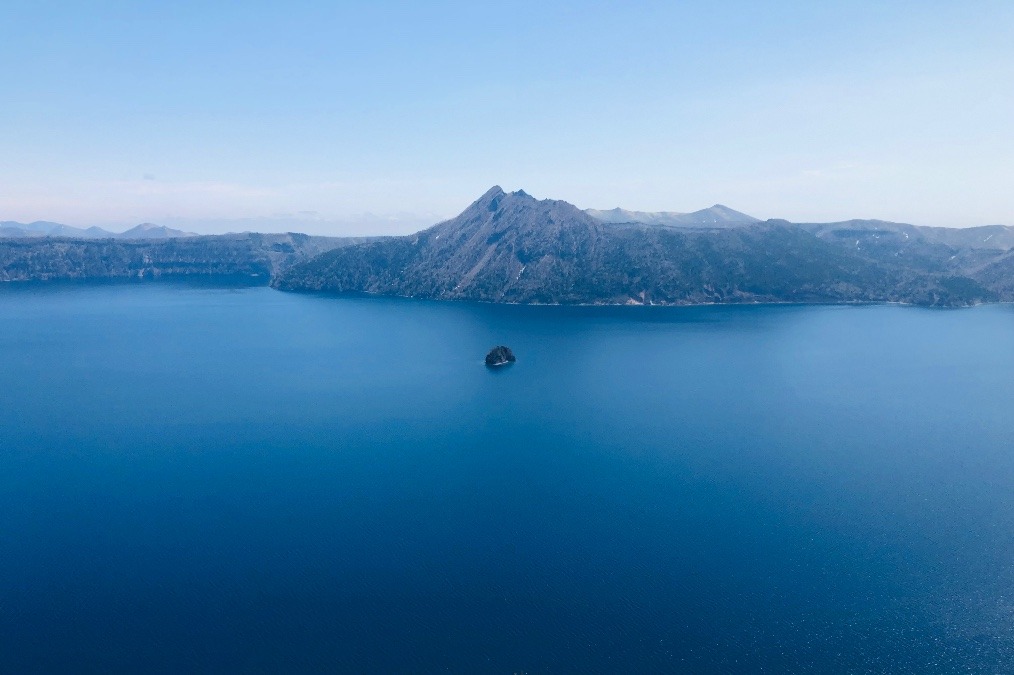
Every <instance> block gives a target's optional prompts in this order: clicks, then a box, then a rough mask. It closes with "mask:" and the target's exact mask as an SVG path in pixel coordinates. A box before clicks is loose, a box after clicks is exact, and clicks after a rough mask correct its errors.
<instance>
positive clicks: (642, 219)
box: [585, 204, 760, 227]
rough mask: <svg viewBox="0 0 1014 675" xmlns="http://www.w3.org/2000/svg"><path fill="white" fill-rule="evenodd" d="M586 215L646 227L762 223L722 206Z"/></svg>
mask: <svg viewBox="0 0 1014 675" xmlns="http://www.w3.org/2000/svg"><path fill="white" fill-rule="evenodd" d="M585 213H587V214H588V215H590V216H591V217H592V218H595V219H596V220H601V221H602V222H603V223H643V224H645V225H664V226H668V227H731V226H735V225H743V224H747V223H759V222H760V220H759V219H758V218H754V217H753V216H748V215H747V214H745V213H740V212H739V211H735V210H733V209H730V208H729V207H728V206H722V205H721V204H715V205H714V206H712V207H710V208H707V209H701V210H700V211H694V212H693V213H677V212H676V211H627V210H626V209H621V208H615V209H611V210H609V211H599V210H598V209H585Z"/></svg>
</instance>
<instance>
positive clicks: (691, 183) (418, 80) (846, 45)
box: [0, 0, 1014, 235]
mask: <svg viewBox="0 0 1014 675" xmlns="http://www.w3.org/2000/svg"><path fill="white" fill-rule="evenodd" d="M0 44H3V47H4V48H3V50H2V53H0V82H2V84H3V92H4V96H3V105H0V220H15V221H22V222H29V221H34V220H49V221H56V222H61V223H65V224H68V225H75V226H79V227H87V226H92V225H98V226H102V227H106V228H108V229H112V230H122V229H126V228H127V227H130V226H133V225H136V224H137V223H140V222H154V223H158V224H160V225H167V226H170V227H178V228H181V229H186V230H189V231H195V232H200V233H217V232H226V231H240V230H247V229H250V230H263V231H268V230H294V229H298V230H301V231H305V232H308V233H312V234H333V235H362V234H400V233H407V232H412V231H415V230H418V229H420V228H422V227H425V226H427V225H430V224H433V223H435V222H437V221H439V220H442V219H445V218H448V217H452V216H454V215H455V214H457V213H458V212H460V211H461V210H462V209H464V208H465V207H466V206H467V205H468V204H469V203H470V202H472V201H473V200H474V199H476V198H477V197H478V196H479V195H481V194H482V193H483V192H485V191H486V190H487V189H489V188H490V186H492V185H501V186H503V188H504V189H506V190H517V189H524V190H525V191H527V192H529V193H530V194H533V195H535V196H537V197H539V198H554V199H563V200H566V201H569V202H571V203H573V204H575V205H577V206H579V207H580V208H597V209H609V208H613V207H617V206H619V207H622V208H626V209H631V210H640V211H663V210H665V211H694V210H697V209H701V208H705V207H708V206H711V205H712V204H715V203H722V204H725V205H727V206H729V207H731V208H734V209H737V210H740V211H744V212H746V213H748V214H750V215H753V216H756V217H758V218H762V219H767V218H785V219H788V220H793V221H797V222H813V221H837V220H846V219H850V218H879V219H884V220H893V221H901V222H910V223H915V224H920V225H936V226H955V227H966V226H973V225H988V224H1009V225H1014V190H1012V189H1011V186H1012V185H1014V124H1012V122H1011V120H1014V3H1010V2H1009V1H1006V2H999V1H993V2H989V1H972V2H966V3H961V4H958V3H946V2H933V1H929V2H887V3H884V2H877V3H874V2H835V1H830V2H825V3H803V2H777V3H753V2H724V3H709V2H682V3H673V2H642V3H636V4H628V3H619V2H581V3H578V2H548V3H535V2H527V1H523V2H517V3H510V4H492V3H477V2H470V3H457V2H434V3H395V2H373V3H366V2H362V3H348V2H337V3H335V2H290V3H264V2H247V3H233V2H221V3H196V2H178V3H171V4H156V3H118V2H89V3H84V2H81V3H75V2H58V3H52V2H22V1H21V0H11V1H7V2H4V3H3V4H2V6H0Z"/></svg>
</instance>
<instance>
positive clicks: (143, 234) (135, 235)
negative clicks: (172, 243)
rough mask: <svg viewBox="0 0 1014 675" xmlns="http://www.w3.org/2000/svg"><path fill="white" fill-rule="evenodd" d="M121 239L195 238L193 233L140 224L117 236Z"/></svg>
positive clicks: (162, 226) (151, 224)
mask: <svg viewBox="0 0 1014 675" xmlns="http://www.w3.org/2000/svg"><path fill="white" fill-rule="evenodd" d="M117 236H118V237H120V238H121V239H170V238H172V237H196V236H197V235H196V234H194V233H193V232H183V231H182V230H174V229H172V228H169V227H165V226H164V225H155V224H154V223H141V224H140V225H136V226H134V227H132V228H130V229H129V230H127V231H126V232H122V233H120V234H119V235H117Z"/></svg>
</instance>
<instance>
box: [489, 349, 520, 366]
mask: <svg viewBox="0 0 1014 675" xmlns="http://www.w3.org/2000/svg"><path fill="white" fill-rule="evenodd" d="M515 361H517V359H516V358H514V352H512V351H511V348H510V347H505V346H503V345H497V346H496V347H493V349H491V350H489V354H486V365H487V366H505V365H507V364H508V363H514V362H515Z"/></svg>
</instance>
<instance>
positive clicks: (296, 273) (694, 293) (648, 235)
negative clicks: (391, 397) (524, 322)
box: [273, 187, 1014, 306]
mask: <svg viewBox="0 0 1014 675" xmlns="http://www.w3.org/2000/svg"><path fill="white" fill-rule="evenodd" d="M706 211H708V210H706ZM730 211H731V210H724V209H719V210H718V211H717V212H714V211H713V212H712V214H713V217H714V218H718V217H719V216H721V215H722V214H726V215H729V212H730ZM735 213H736V212H732V214H735ZM629 214H636V212H623V213H622V214H620V215H619V216H618V218H619V219H620V220H627V218H628V215H629ZM639 217H640V216H639ZM732 217H738V216H732ZM746 217H747V218H749V216H746ZM728 222H730V221H723V222H722V225H723V226H720V227H701V226H693V227H683V226H672V225H666V226H659V223H658V222H657V220H656V222H652V223H641V222H637V221H631V222H604V221H603V220H602V219H601V218H600V217H593V215H592V214H590V213H588V212H586V211H582V210H580V209H578V208H577V207H575V206H573V205H571V204H568V203H567V202H563V201H556V200H548V199H547V200H537V199H535V198H533V197H531V196H530V195H528V194H526V193H525V192H523V191H518V192H512V193H505V192H504V191H503V190H501V189H500V188H499V187H494V188H493V189H491V190H489V191H488V192H487V193H486V194H484V195H483V196H482V197H480V198H479V199H478V200H477V201H476V202H474V203H473V204H472V205H471V206H469V207H468V208H467V209H466V210H465V211H463V212H462V213H461V214H460V215H459V216H457V217H456V218H453V219H451V220H448V221H446V222H443V223H440V224H438V225H435V226H434V227H431V228H429V229H427V230H423V231H422V232H419V233H417V234H415V235H411V236H407V237H391V238H387V239H382V240H378V241H374V242H370V243H366V244H361V245H357V246H350V247H344V248H341V249H336V250H332V251H329V252H327V253H324V254H322V255H320V256H318V257H317V258H315V259H312V260H309V261H307V262H305V263H300V264H297V265H294V266H293V267H291V268H289V269H288V270H287V271H285V272H283V273H282V274H281V275H279V276H278V277H276V278H275V280H274V281H273V283H274V285H276V286H277V287H278V288H281V289H285V290H298V291H329V292H365V293H378V294H386V295H401V296H413V297H423V298H436V299H458V300H481V301H487V302H516V303H593V304H606V303H620V304H642V303H643V304H697V303H744V302H836V303H837V302H887V301H894V302H909V303H916V304H924V305H945V306H952V305H967V304H974V303H978V302H986V301H993V300H999V299H1009V298H1010V297H1011V296H1010V294H1009V292H1008V291H1007V290H1006V287H1005V286H1004V284H1003V283H999V282H997V281H996V279H997V278H998V277H1002V272H999V271H996V270H997V268H996V267H995V266H996V265H1002V264H1007V263H1004V262H1003V261H1004V260H1007V257H1006V256H1007V255H1008V252H1007V251H1006V250H1004V249H995V248H982V247H981V245H980V244H981V243H985V242H979V240H980V239H985V238H986V237H988V236H989V235H988V234H987V233H984V232H983V233H977V232H972V233H970V234H962V235H954V234H952V233H951V232H950V231H948V232H947V233H941V232H939V231H938V229H939V228H918V227H915V226H908V225H894V224H889V223H879V222H878V223H865V224H862V223H860V222H859V221H854V222H851V223H838V224H830V225H826V226H822V225H796V224H793V223H789V222H786V221H766V222H758V221H756V219H754V220H753V221H743V222H740V223H739V224H738V225H737V226H736V227H727V226H724V225H725V224H726V223H728ZM1003 236H1004V237H1006V236H1007V234H1006V231H1005V233H1004V235H1003ZM994 238H996V236H995V235H994ZM1001 239H1003V238H1001ZM1003 241H1006V239H1003ZM976 242H978V243H976ZM1010 264H1011V265H1014V259H1011V263H1010Z"/></svg>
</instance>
